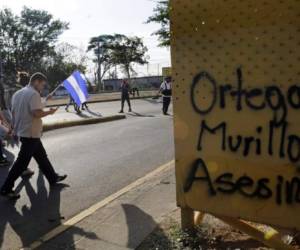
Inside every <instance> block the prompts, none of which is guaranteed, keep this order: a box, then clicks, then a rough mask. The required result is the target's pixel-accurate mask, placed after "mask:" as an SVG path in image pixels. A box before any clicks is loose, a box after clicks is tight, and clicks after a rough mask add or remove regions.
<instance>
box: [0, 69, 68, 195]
mask: <svg viewBox="0 0 300 250" xmlns="http://www.w3.org/2000/svg"><path fill="white" fill-rule="evenodd" d="M46 83H47V78H46V76H45V75H43V74H42V73H35V74H33V75H32V76H31V78H30V81H29V84H28V85H27V86H26V87H24V88H22V89H21V90H19V91H17V92H16V93H15V94H14V95H13V98H12V125H13V130H14V131H13V133H14V134H15V135H17V136H18V137H19V138H20V141H21V149H20V152H19V154H18V157H17V159H16V161H15V162H14V164H13V166H12V168H11V170H10V172H9V174H8V177H7V179H6V181H5V183H4V184H3V186H2V188H1V190H0V194H1V195H2V196H5V197H7V198H9V199H14V200H16V199H19V198H20V195H19V194H17V193H16V192H15V191H13V187H14V184H15V181H16V180H17V179H18V178H19V177H20V176H21V175H22V173H23V171H24V170H26V169H27V167H28V165H29V163H30V160H31V158H32V157H33V158H34V159H35V160H36V161H37V163H38V167H39V169H40V170H41V172H42V173H43V174H44V175H45V176H46V178H47V180H48V182H49V184H50V185H51V186H52V185H55V184H56V183H59V182H61V181H63V180H65V179H66V178H67V175H58V174H57V173H56V172H55V170H54V169H53V166H52V164H51V162H50V161H49V159H48V156H47V153H46V150H45V149H44V146H43V144H42V141H41V136H42V125H43V124H42V119H41V118H42V117H45V116H48V115H52V114H54V113H55V112H56V111H57V108H55V109H53V108H51V109H50V110H48V111H44V110H43V108H44V107H43V104H42V100H41V96H40V93H41V92H42V90H43V89H44V87H45V85H46Z"/></svg>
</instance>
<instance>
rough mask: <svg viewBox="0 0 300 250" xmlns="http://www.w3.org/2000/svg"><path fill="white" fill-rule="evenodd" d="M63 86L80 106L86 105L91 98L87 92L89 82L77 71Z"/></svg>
mask: <svg viewBox="0 0 300 250" xmlns="http://www.w3.org/2000/svg"><path fill="white" fill-rule="evenodd" d="M63 86H64V87H65V88H66V90H67V91H68V92H69V94H70V95H71V96H72V98H73V99H74V101H75V102H76V104H77V105H78V106H80V105H81V104H82V103H85V102H86V101H87V99H88V97H89V94H88V90H87V80H86V78H85V76H84V75H83V74H82V73H80V72H79V71H75V72H74V73H73V74H72V75H71V76H70V77H69V78H68V79H66V80H65V81H64V82H63Z"/></svg>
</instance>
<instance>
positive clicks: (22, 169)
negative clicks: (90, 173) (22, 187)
mask: <svg viewBox="0 0 300 250" xmlns="http://www.w3.org/2000/svg"><path fill="white" fill-rule="evenodd" d="M46 83H47V77H46V76H45V75H43V74H42V73H35V74H33V75H32V76H31V78H30V79H29V78H28V84H26V86H24V87H23V88H22V89H20V90H19V91H17V92H16V93H15V94H14V95H13V97H12V101H11V118H10V119H7V118H6V117H5V116H4V115H3V113H1V112H0V121H1V126H0V137H1V134H2V137H11V138H18V139H19V140H20V142H21V147H20V151H19V154H18V156H17V159H16V160H15V162H14V163H13V166H12V168H11V169H10V171H9V174H8V176H7V178H6V180H5V182H4V184H3V185H2V187H1V189H0V194H1V195H2V196H5V197H8V198H9V199H18V198H20V195H19V194H18V193H16V192H15V191H14V184H15V181H16V180H17V179H18V178H19V177H21V176H23V177H26V176H27V177H28V176H32V175H33V174H34V171H32V170H31V169H29V168H28V166H29V163H30V161H31V159H32V158H34V159H35V161H36V162H37V163H38V167H39V169H40V171H41V172H42V173H43V174H44V175H45V177H46V179H47V180H48V182H49V184H50V186H52V185H55V184H57V183H59V182H62V181H63V180H65V179H66V178H67V175H59V174H58V173H56V171H55V169H54V167H53V166H52V164H51V162H50V160H49V158H48V156H47V153H46V150H45V148H44V146H43V143H42V141H41V136H42V128H43V126H42V118H43V117H45V116H49V115H53V114H54V113H55V112H56V111H57V108H50V109H49V110H47V111H45V110H44V107H45V103H43V102H42V98H41V92H42V91H43V89H44V88H45V86H46ZM120 89H121V110H120V113H124V105H125V102H127V105H128V111H129V112H132V106H131V102H130V92H131V89H130V84H129V83H128V81H126V80H124V81H123V82H122V84H121V88H120ZM159 94H162V96H163V108H162V111H163V114H164V115H168V109H169V105H170V102H171V96H172V85H171V78H170V77H166V78H165V79H164V82H163V83H162V84H161V86H160V89H159V91H158V95H159ZM50 97H51V96H50ZM70 105H74V108H75V111H76V112H80V108H81V109H82V110H84V109H88V106H87V104H86V103H84V104H83V105H82V106H81V107H78V106H77V105H76V103H75V101H74V100H73V98H72V97H71V96H70V102H69V104H68V105H67V106H66V110H67V111H68V108H69V106H70ZM2 149H3V145H2V140H0V166H1V167H5V166H9V165H10V162H9V161H8V160H7V159H6V158H5V157H4V155H3V151H2Z"/></svg>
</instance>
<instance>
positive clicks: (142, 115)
mask: <svg viewBox="0 0 300 250" xmlns="http://www.w3.org/2000/svg"><path fill="white" fill-rule="evenodd" d="M127 115H130V116H135V117H155V115H144V114H140V113H137V112H131V113H127Z"/></svg>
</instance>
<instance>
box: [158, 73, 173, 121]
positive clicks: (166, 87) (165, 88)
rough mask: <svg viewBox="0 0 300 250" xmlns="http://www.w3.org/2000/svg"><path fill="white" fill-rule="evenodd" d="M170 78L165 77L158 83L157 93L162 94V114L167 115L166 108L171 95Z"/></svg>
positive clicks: (167, 108)
mask: <svg viewBox="0 0 300 250" xmlns="http://www.w3.org/2000/svg"><path fill="white" fill-rule="evenodd" d="M171 82H172V78H171V77H166V78H165V80H164V82H163V83H162V84H161V85H160V89H159V91H158V94H160V93H161V94H162V96H163V109H162V111H163V114H164V115H169V114H168V110H169V106H170V103H171V97H172V83H171Z"/></svg>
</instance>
